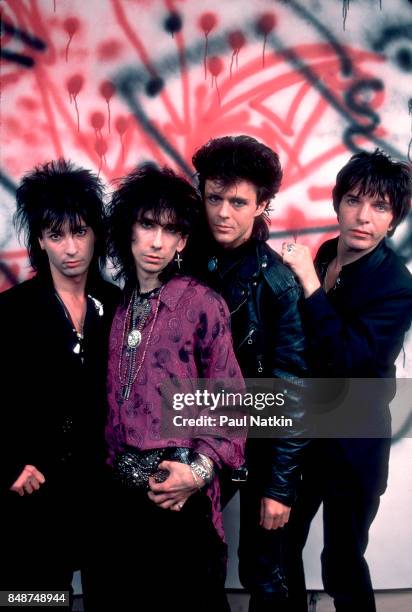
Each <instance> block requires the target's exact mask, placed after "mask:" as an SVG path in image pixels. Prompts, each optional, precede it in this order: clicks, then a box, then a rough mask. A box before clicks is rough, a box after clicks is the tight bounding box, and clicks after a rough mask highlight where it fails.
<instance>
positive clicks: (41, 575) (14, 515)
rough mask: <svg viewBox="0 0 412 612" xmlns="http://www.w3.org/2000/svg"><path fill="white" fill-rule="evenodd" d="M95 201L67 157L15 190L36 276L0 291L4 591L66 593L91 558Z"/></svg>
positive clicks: (101, 301)
mask: <svg viewBox="0 0 412 612" xmlns="http://www.w3.org/2000/svg"><path fill="white" fill-rule="evenodd" d="M102 198H103V187H102V184H101V182H100V181H99V179H98V178H97V176H95V175H94V174H92V173H91V172H90V171H88V170H85V169H83V168H79V167H76V166H74V165H73V164H71V163H70V162H68V161H65V160H63V159H60V160H58V161H52V162H49V163H47V164H44V165H43V166H39V167H37V168H35V169H34V170H33V171H32V172H30V173H29V174H27V175H26V176H24V177H23V180H22V182H21V184H20V186H19V188H18V189H17V193H16V199H17V211H16V214H15V224H16V228H17V230H18V232H19V233H20V232H22V233H24V235H25V243H26V246H27V249H28V254H29V259H30V263H31V265H32V268H33V269H34V270H35V272H36V274H35V276H34V277H33V278H31V279H30V280H27V281H25V282H23V283H21V284H19V285H17V286H15V287H13V288H11V289H9V290H8V291H5V292H4V293H2V294H1V295H0V321H1V340H2V341H1V352H2V360H1V361H2V368H3V370H2V374H3V381H4V382H3V386H2V418H1V421H2V423H1V424H2V427H1V443H0V454H1V459H0V463H1V478H0V496H1V502H2V503H1V506H2V515H3V536H2V546H1V548H2V553H1V554H2V563H1V568H0V583H1V590H7V591H11V590H20V591H21V590H23V591H31V592H33V591H34V592H36V591H48V592H50V591H58V590H60V591H70V589H71V587H70V585H71V580H72V575H73V571H74V570H75V569H79V567H81V566H82V565H83V564H88V563H89V562H90V560H91V557H90V556H89V555H91V554H93V551H92V547H93V542H92V540H91V538H90V536H91V534H92V529H91V527H92V525H94V524H95V523H96V517H97V516H98V514H97V507H96V505H95V501H96V495H97V493H98V492H99V491H100V490H101V489H102V482H103V481H102V478H103V471H104V470H103V468H104V459H105V448H104V422H105V416H106V409H105V406H106V397H105V378H106V377H105V373H106V361H107V342H108V335H109V328H110V323H111V319H112V316H113V314H114V309H115V305H116V302H117V296H118V289H117V288H115V287H114V286H113V285H111V284H110V283H107V282H105V281H104V280H103V279H102V277H101V274H100V267H99V260H100V262H103V260H104V255H105V216H104V209H103V201H102ZM66 603H67V602H66Z"/></svg>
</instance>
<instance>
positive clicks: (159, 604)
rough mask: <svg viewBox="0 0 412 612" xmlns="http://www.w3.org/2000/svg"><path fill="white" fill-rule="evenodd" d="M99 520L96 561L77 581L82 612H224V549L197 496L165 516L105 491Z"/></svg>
mask: <svg viewBox="0 0 412 612" xmlns="http://www.w3.org/2000/svg"><path fill="white" fill-rule="evenodd" d="M105 514H106V517H107V523H106V529H105V532H104V533H103V534H102V539H103V541H104V548H105V551H104V554H103V555H102V557H101V559H100V563H96V559H95V560H94V561H95V562H94V563H92V564H91V565H90V567H89V568H86V569H85V571H84V572H83V573H82V576H83V578H82V580H83V587H84V592H85V604H86V609H87V611H88V612H101V610H103V609H108V610H119V611H120V610H121V611H122V612H129V611H130V612H131V611H133V612H137V611H139V612H143V611H144V610H153V609H156V610H168V611H174V610H176V611H179V612H189V611H190V612H193V610H197V611H201V612H211V611H213V612H215V611H216V612H230V608H229V605H228V602H227V598H226V594H225V589H224V584H225V578H226V557H227V547H226V545H225V544H224V542H223V541H222V540H221V538H220V536H219V535H218V534H217V532H216V530H215V528H214V526H213V523H212V520H211V504H210V500H209V498H208V497H207V496H206V495H205V494H204V493H203V492H199V493H196V494H194V495H192V496H191V497H190V498H189V499H188V500H187V502H186V503H185V505H184V506H183V508H182V510H181V511H180V512H173V511H171V510H163V509H162V508H159V507H157V506H156V505H155V504H154V503H153V502H152V501H151V500H149V498H148V497H147V493H146V492H145V491H142V492H140V491H136V490H134V491H133V490H128V489H126V488H124V487H123V486H121V485H120V484H116V483H112V485H111V493H110V500H109V503H108V505H107V507H106V510H105Z"/></svg>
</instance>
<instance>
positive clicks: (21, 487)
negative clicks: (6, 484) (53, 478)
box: [10, 465, 46, 495]
mask: <svg viewBox="0 0 412 612" xmlns="http://www.w3.org/2000/svg"><path fill="white" fill-rule="evenodd" d="M45 482H46V479H45V477H44V476H43V474H42V473H41V472H39V470H38V469H37V468H35V467H34V465H26V466H25V467H24V469H23V471H22V473H21V474H20V476H19V477H18V478H17V480H16V482H14V483H13V484H12V486H11V487H10V491H15V492H16V493H18V494H19V495H25V494H26V495H31V494H32V493H33V491H38V490H39V489H40V485H42V484H44V483H45Z"/></svg>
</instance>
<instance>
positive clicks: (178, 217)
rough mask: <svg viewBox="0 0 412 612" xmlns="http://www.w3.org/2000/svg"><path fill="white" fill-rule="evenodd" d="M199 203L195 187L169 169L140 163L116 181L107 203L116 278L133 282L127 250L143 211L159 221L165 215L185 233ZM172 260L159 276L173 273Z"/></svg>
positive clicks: (190, 227)
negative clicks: (116, 185) (118, 182)
mask: <svg viewBox="0 0 412 612" xmlns="http://www.w3.org/2000/svg"><path fill="white" fill-rule="evenodd" d="M200 206H201V202H200V198H199V195H198V194H197V192H196V190H195V188H194V187H193V186H192V185H191V184H190V183H189V182H188V181H187V180H186V179H184V178H183V177H181V176H178V175H177V174H175V172H174V171H173V170H171V169H170V168H158V167H157V166H156V165H155V164H153V163H147V164H143V165H141V166H138V167H137V168H135V169H134V170H133V171H132V172H130V174H128V175H127V176H126V177H124V178H122V179H121V180H120V184H119V187H118V189H117V190H116V191H114V193H113V195H112V199H111V203H110V205H109V210H108V220H109V256H110V258H111V259H112V261H113V264H114V267H115V270H116V279H123V280H124V281H125V283H126V285H128V286H134V285H136V267H135V262H134V258H133V254H132V250H131V238H132V230H133V226H134V224H135V223H136V222H137V221H140V220H142V219H143V217H144V216H145V214H146V213H148V212H150V213H151V214H152V217H153V220H154V221H155V222H156V223H159V224H160V221H161V218H162V217H163V216H164V215H166V216H167V217H168V218H169V219H170V222H171V223H173V225H174V226H175V228H176V230H177V231H178V232H179V233H180V234H181V235H182V236H183V237H186V236H188V235H189V233H190V231H191V230H192V228H193V227H194V224H195V221H196V218H197V216H198V214H199V210H200ZM173 272H174V270H173V262H171V263H170V264H169V265H168V266H167V267H166V269H165V270H163V272H162V274H161V276H160V278H161V280H163V281H164V280H166V278H169V277H170V276H171V275H172V274H173Z"/></svg>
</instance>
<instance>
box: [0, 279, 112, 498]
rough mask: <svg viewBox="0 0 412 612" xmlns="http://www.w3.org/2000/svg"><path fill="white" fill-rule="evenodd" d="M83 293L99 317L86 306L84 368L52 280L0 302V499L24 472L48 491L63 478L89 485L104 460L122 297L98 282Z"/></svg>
mask: <svg viewBox="0 0 412 612" xmlns="http://www.w3.org/2000/svg"><path fill="white" fill-rule="evenodd" d="M87 293H88V294H89V295H91V296H92V297H93V298H95V300H98V301H99V302H100V303H101V304H102V306H103V313H102V310H101V308H100V306H99V304H98V303H97V302H95V301H94V300H93V299H91V298H88V304H87V314H86V320H85V324H84V341H83V342H84V359H83V363H82V360H81V359H80V357H79V355H77V354H75V353H74V352H73V348H74V346H75V344H76V337H75V334H74V332H73V330H72V326H71V324H70V323H69V321H68V319H67V317H66V315H65V313H64V310H63V307H62V305H61V303H60V302H59V300H58V298H57V296H56V294H55V292H54V287H53V284H52V281H51V277H50V274H39V275H37V276H35V277H34V278H32V279H31V280H28V281H25V282H23V283H21V284H20V285H17V286H15V287H13V288H11V289H9V290H8V291H5V292H4V293H1V294H0V325H1V334H0V336H1V357H2V359H1V362H2V374H3V383H2V408H1V412H2V414H1V434H0V437H1V440H0V466H1V469H0V474H1V475H0V491H2V492H7V491H8V489H9V487H10V486H11V485H12V484H13V482H14V481H15V480H16V478H17V477H18V475H19V474H20V472H21V471H22V469H23V468H24V466H25V465H26V464H31V465H34V466H35V467H36V468H38V469H39V470H40V471H41V472H42V473H43V474H44V475H45V477H46V483H47V485H48V487H52V485H53V481H54V480H55V479H59V478H60V480H62V479H64V477H62V471H63V470H65V471H66V472H67V470H68V471H69V472H70V471H71V470H72V468H73V469H74V470H77V471H78V473H79V474H80V475H81V474H82V473H84V477H85V478H87V477H88V476H89V474H88V471H89V470H93V469H94V468H95V467H96V468H97V466H98V465H99V464H100V465H101V464H102V462H103V460H104V452H105V450H104V423H105V416H106V393H105V382H106V367H107V343H108V336H109V331H110V324H111V320H112V317H113V314H114V310H115V306H116V304H117V302H118V298H119V295H120V291H119V289H118V288H117V287H115V286H114V285H112V284H110V283H107V282H105V281H103V280H101V279H100V278H99V279H97V280H96V281H95V282H93V283H90V284H89V285H88V287H87ZM44 486H46V485H44Z"/></svg>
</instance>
